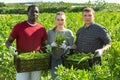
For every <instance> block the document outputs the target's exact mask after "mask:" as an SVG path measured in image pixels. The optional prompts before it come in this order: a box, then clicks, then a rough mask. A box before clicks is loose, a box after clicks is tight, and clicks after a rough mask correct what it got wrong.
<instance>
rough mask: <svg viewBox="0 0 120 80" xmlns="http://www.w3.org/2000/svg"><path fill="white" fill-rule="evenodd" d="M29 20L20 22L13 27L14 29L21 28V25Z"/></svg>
mask: <svg viewBox="0 0 120 80" xmlns="http://www.w3.org/2000/svg"><path fill="white" fill-rule="evenodd" d="M26 23H27V22H26V21H23V22H20V23H17V24H16V25H15V26H14V27H13V29H15V30H16V29H18V30H19V29H20V28H21V26H24V25H25V24H26Z"/></svg>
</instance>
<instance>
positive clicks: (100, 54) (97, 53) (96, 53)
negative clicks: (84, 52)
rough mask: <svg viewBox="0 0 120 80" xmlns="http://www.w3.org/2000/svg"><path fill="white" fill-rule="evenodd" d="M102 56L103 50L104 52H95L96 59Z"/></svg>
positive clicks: (100, 50) (98, 50)
mask: <svg viewBox="0 0 120 80" xmlns="http://www.w3.org/2000/svg"><path fill="white" fill-rule="evenodd" d="M102 54H103V50H102V49H97V50H96V51H95V54H94V56H95V57H101V56H102Z"/></svg>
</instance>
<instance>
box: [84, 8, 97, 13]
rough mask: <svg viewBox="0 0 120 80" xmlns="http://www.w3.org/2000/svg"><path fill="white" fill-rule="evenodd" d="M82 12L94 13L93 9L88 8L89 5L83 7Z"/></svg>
mask: <svg viewBox="0 0 120 80" xmlns="http://www.w3.org/2000/svg"><path fill="white" fill-rule="evenodd" d="M84 12H92V13H93V14H95V11H94V9H93V8H89V7H87V8H85V9H83V11H82V13H84Z"/></svg>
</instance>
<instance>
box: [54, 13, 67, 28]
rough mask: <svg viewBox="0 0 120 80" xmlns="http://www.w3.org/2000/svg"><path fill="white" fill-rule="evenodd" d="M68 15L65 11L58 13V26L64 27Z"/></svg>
mask: <svg viewBox="0 0 120 80" xmlns="http://www.w3.org/2000/svg"><path fill="white" fill-rule="evenodd" d="M65 21H66V17H65V14H64V12H58V13H57V14H56V26H57V27H58V28H63V27H64V26H65Z"/></svg>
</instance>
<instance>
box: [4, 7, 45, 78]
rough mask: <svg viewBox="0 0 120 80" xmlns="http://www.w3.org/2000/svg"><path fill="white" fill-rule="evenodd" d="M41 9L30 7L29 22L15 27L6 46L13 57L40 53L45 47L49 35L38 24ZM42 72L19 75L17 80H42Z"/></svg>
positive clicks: (28, 12)
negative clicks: (20, 54)
mask: <svg viewBox="0 0 120 80" xmlns="http://www.w3.org/2000/svg"><path fill="white" fill-rule="evenodd" d="M38 15H39V9H38V7H37V6H35V5H31V6H29V7H28V11H27V16H28V20H26V21H23V22H21V23H18V24H16V25H15V26H14V28H13V30H12V32H11V34H10V36H9V38H8V40H7V41H6V46H7V47H8V48H9V50H10V51H11V53H12V54H13V55H15V54H16V51H17V53H18V54H19V53H23V52H28V51H39V50H41V48H42V47H43V46H44V45H45V42H46V40H47V33H46V30H45V28H44V27H43V26H42V25H40V24H38V23H37V22H36V21H37V18H38ZM15 39H16V48H14V47H12V43H13V41H14V40H15ZM40 73H41V71H32V72H24V73H17V75H16V80H40Z"/></svg>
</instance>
